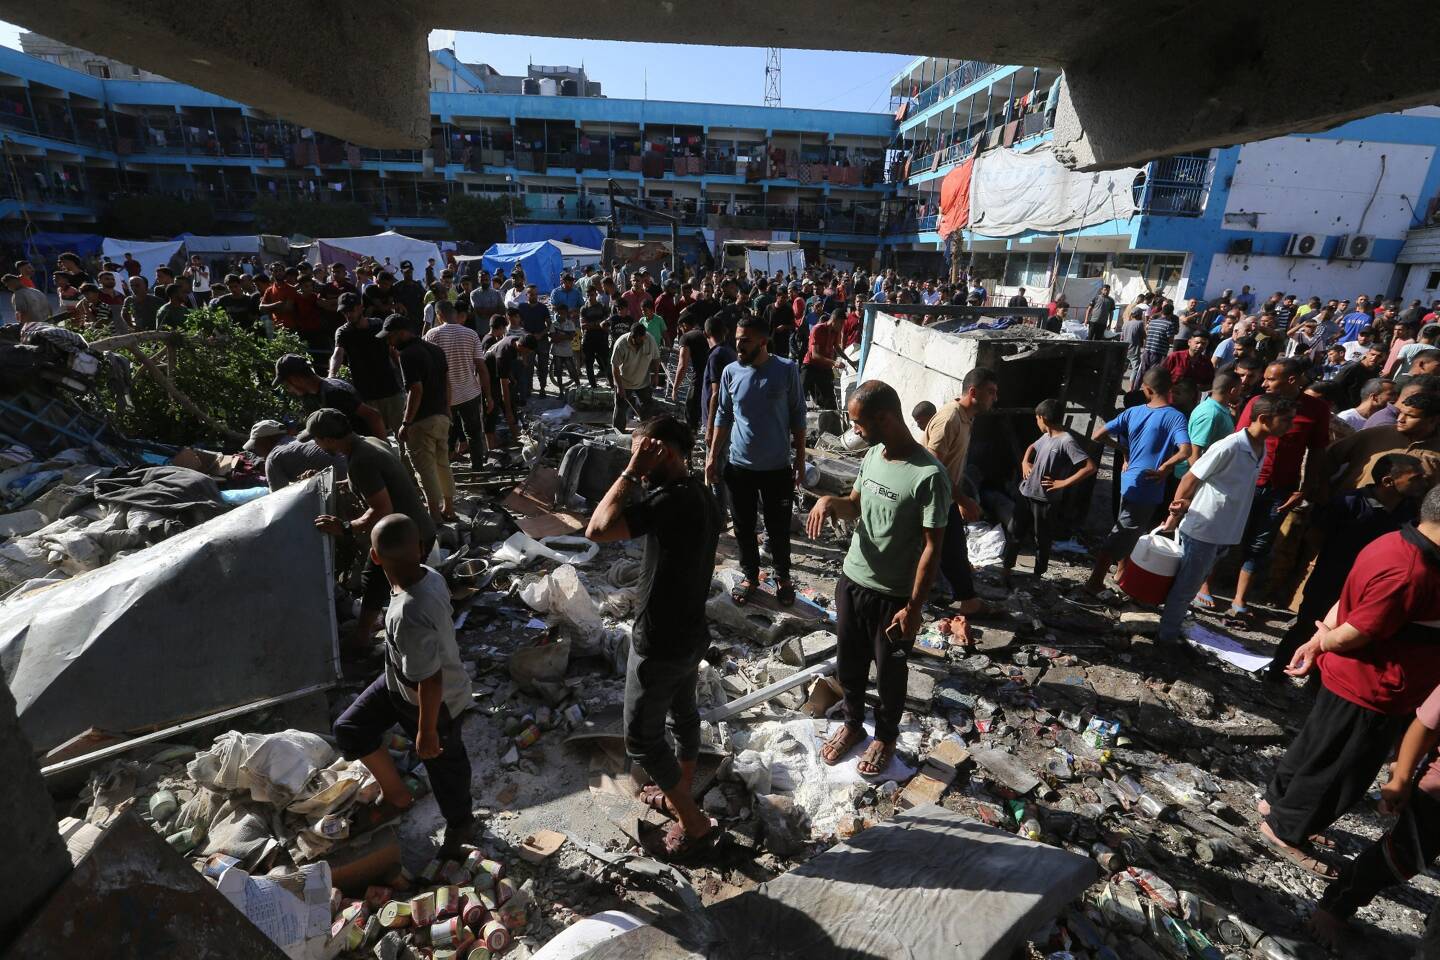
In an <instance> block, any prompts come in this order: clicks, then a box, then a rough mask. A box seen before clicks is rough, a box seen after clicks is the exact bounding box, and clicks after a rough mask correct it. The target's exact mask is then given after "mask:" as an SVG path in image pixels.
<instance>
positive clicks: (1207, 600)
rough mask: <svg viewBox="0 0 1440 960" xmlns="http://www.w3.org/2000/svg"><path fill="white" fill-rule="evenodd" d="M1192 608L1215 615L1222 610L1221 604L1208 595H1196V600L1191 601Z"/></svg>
mask: <svg viewBox="0 0 1440 960" xmlns="http://www.w3.org/2000/svg"><path fill="white" fill-rule="evenodd" d="M1190 606H1192V607H1194V608H1195V609H1196V610H1203V611H1205V612H1206V613H1215V612H1217V611H1219V609H1220V604H1218V603H1216V602H1215V598H1214V597H1212V596H1210V594H1208V593H1197V594H1195V599H1194V600H1191V601H1190Z"/></svg>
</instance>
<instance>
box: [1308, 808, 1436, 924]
mask: <svg viewBox="0 0 1440 960" xmlns="http://www.w3.org/2000/svg"><path fill="white" fill-rule="evenodd" d="M1437 856H1440V801H1437V800H1436V799H1435V798H1434V797H1432V796H1430V794H1428V793H1425V792H1424V791H1422V790H1420V789H1418V788H1417V789H1416V790H1415V792H1414V793H1413V794H1411V796H1410V802H1409V803H1408V804H1406V805H1405V809H1404V810H1402V811H1401V812H1400V816H1399V817H1398V818H1397V819H1396V821H1395V825H1394V826H1392V827H1391V828H1390V829H1389V830H1388V831H1387V832H1386V833H1385V835H1384V836H1383V837H1381V838H1380V839H1379V840H1376V841H1375V842H1374V843H1373V844H1371V845H1370V847H1369V848H1368V849H1366V850H1365V852H1364V853H1362V854H1360V856H1358V857H1356V858H1355V859H1354V860H1351V861H1349V862H1348V863H1346V864H1345V865H1344V866H1343V867H1341V868H1340V875H1339V876H1338V877H1336V878H1335V879H1334V880H1332V881H1331V882H1330V886H1328V887H1326V888H1325V892H1324V893H1323V894H1321V895H1320V907H1321V909H1323V910H1328V911H1329V912H1330V913H1332V914H1334V915H1335V916H1337V917H1341V918H1345V917H1349V916H1351V915H1352V914H1353V913H1354V912H1355V911H1356V910H1359V909H1360V908H1361V907H1363V906H1365V905H1366V904H1368V903H1369V902H1370V901H1371V900H1372V899H1374V897H1375V894H1377V893H1379V892H1380V891H1381V890H1384V889H1385V888H1386V887H1389V886H1392V885H1394V884H1397V883H1407V882H1408V881H1409V880H1410V878H1411V877H1413V876H1415V875H1416V874H1417V873H1420V872H1421V871H1422V870H1424V869H1425V867H1426V865H1427V864H1429V863H1431V862H1433V861H1434V860H1435V858H1436V857H1437Z"/></svg>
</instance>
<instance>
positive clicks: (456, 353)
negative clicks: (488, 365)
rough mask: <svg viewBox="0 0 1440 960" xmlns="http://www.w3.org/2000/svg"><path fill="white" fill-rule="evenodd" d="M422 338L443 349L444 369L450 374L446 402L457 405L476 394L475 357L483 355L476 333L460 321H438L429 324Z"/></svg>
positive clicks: (482, 358) (478, 359) (477, 394)
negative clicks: (429, 326) (431, 324)
mask: <svg viewBox="0 0 1440 960" xmlns="http://www.w3.org/2000/svg"><path fill="white" fill-rule="evenodd" d="M425 339H426V340H427V341H429V342H430V343H433V344H435V346H437V347H439V348H440V349H441V350H443V351H445V370H446V372H447V373H448V374H449V377H450V404H451V406H458V405H459V404H462V403H465V402H467V401H469V400H473V399H475V398H476V397H478V396H479V395H480V378H479V376H478V375H477V374H476V373H475V363H476V361H483V360H484V359H485V351H483V350H481V349H480V335H479V334H477V333H476V332H475V331H474V330H471V329H470V328H469V327H467V326H465V325H464V324H461V323H442V324H439V325H438V326H435V327H433V328H431V330H430V332H428V333H426V334H425Z"/></svg>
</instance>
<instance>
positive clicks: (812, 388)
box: [800, 363, 835, 410]
mask: <svg viewBox="0 0 1440 960" xmlns="http://www.w3.org/2000/svg"><path fill="white" fill-rule="evenodd" d="M800 381H801V386H802V387H803V388H804V390H805V396H807V397H809V398H810V399H811V400H814V401H815V406H817V407H819V408H820V409H821V410H834V409H835V370H834V369H833V368H831V367H825V366H821V365H820V364H818V363H807V364H805V367H804V370H803V371H802V373H801V377H800Z"/></svg>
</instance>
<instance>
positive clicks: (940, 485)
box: [843, 445, 952, 597]
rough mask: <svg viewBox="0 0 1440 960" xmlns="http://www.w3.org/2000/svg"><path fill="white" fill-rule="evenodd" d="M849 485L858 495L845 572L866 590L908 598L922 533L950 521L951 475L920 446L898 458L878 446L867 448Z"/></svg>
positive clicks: (923, 539)
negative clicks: (854, 523)
mask: <svg viewBox="0 0 1440 960" xmlns="http://www.w3.org/2000/svg"><path fill="white" fill-rule="evenodd" d="M854 489H855V490H857V491H859V494H860V516H859V519H858V522H857V523H856V526H855V532H854V533H853V534H852V536H851V538H850V548H849V550H847V551H846V553H845V563H844V567H843V569H844V571H845V575H846V576H847V577H849V578H850V580H851V581H853V582H854V583H856V584H858V585H860V586H862V587H865V588H866V589H868V590H874V591H876V592H878V593H883V594H885V595H886V596H891V597H908V596H909V595H910V590H911V588H912V587H913V586H914V584H915V570H916V568H917V567H918V566H919V563H920V555H921V553H922V552H923V550H924V546H925V533H924V531H925V530H927V529H929V530H938V529H941V528H943V527H944V526H945V525H946V524H947V523H948V522H949V519H948V518H949V515H950V504H951V499H952V497H951V491H950V478H949V477H948V476H947V475H946V473H945V468H944V467H943V466H941V465H940V461H938V460H936V459H935V457H934V456H933V455H932V454H931V453H930V452H929V451H928V450H925V449H924V448H922V447H917V448H916V449H915V450H914V451H912V452H911V453H910V455H909V456H907V457H905V458H904V459H903V460H888V459H886V457H885V453H884V447H882V446H879V445H877V446H874V447H871V448H870V449H869V450H868V451H866V453H865V458H864V459H863V460H862V461H861V463H860V473H859V475H858V476H856V478H855V486H854Z"/></svg>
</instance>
